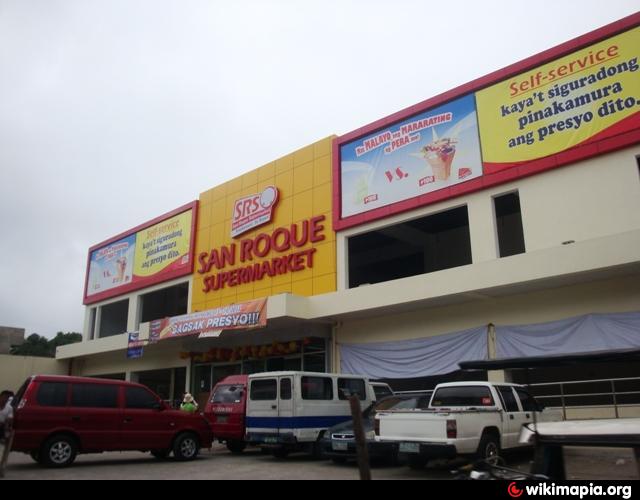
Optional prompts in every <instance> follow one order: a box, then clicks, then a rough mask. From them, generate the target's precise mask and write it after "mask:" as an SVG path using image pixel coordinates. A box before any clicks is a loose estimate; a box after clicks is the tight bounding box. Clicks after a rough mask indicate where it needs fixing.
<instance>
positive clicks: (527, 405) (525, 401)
mask: <svg viewBox="0 0 640 500" xmlns="http://www.w3.org/2000/svg"><path fill="white" fill-rule="evenodd" d="M516 392H517V393H518V396H519V397H520V403H521V404H522V410H523V411H536V410H537V409H538V408H537V405H536V401H535V399H533V398H532V397H531V394H529V393H528V392H527V391H525V390H524V389H516Z"/></svg>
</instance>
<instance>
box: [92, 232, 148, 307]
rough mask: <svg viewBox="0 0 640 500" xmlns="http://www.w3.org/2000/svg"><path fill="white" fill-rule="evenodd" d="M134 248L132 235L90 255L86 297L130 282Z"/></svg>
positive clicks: (134, 237)
mask: <svg viewBox="0 0 640 500" xmlns="http://www.w3.org/2000/svg"><path fill="white" fill-rule="evenodd" d="M135 246H136V235H135V234H132V235H130V236H127V237H126V238H123V239H121V240H119V241H116V242H115V243H112V244H110V245H107V246H105V247H103V248H100V249H99V250H96V251H94V252H92V253H91V257H90V261H89V283H88V288H87V295H93V294H97V293H101V292H106V291H109V290H113V289H114V288H117V287H120V286H122V285H126V284H128V283H131V282H132V280H133V260H134V254H135Z"/></svg>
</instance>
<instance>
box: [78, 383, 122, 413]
mask: <svg viewBox="0 0 640 500" xmlns="http://www.w3.org/2000/svg"><path fill="white" fill-rule="evenodd" d="M71 406H74V407H76V408H117V407H118V386H117V385H101V384H73V388H72V390H71Z"/></svg>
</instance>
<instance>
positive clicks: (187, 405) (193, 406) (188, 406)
mask: <svg viewBox="0 0 640 500" xmlns="http://www.w3.org/2000/svg"><path fill="white" fill-rule="evenodd" d="M180 409H181V410H182V411H186V412H188V413H195V412H197V411H198V403H196V400H195V399H193V396H192V395H191V394H189V393H188V392H185V394H184V397H183V399H182V404H181V405H180Z"/></svg>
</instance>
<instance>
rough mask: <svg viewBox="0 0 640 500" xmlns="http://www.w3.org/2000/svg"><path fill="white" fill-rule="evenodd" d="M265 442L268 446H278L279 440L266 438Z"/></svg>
mask: <svg viewBox="0 0 640 500" xmlns="http://www.w3.org/2000/svg"><path fill="white" fill-rule="evenodd" d="M264 442H265V443H267V444H278V438H277V437H266V438H264Z"/></svg>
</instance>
